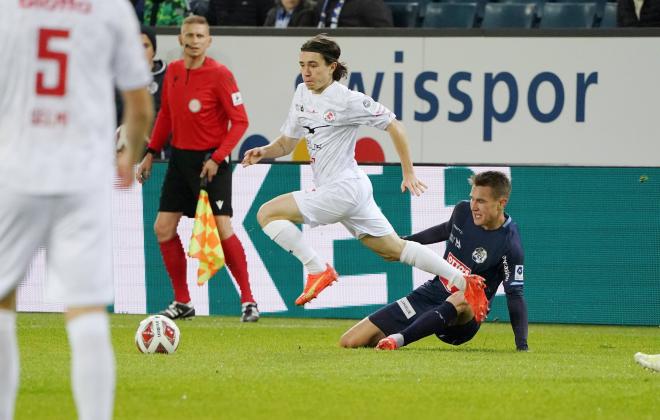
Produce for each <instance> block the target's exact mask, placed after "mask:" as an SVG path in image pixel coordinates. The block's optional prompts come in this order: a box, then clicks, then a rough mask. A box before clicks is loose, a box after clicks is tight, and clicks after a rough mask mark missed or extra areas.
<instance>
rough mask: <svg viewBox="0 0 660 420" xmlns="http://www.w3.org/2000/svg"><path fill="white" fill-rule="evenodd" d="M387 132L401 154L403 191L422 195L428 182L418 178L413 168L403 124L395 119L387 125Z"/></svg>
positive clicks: (397, 151)
mask: <svg viewBox="0 0 660 420" xmlns="http://www.w3.org/2000/svg"><path fill="white" fill-rule="evenodd" d="M387 133H388V134H389V135H390V138H391V139H392V143H394V148H395V149H396V153H397V154H398V155H399V160H400V161H401V171H402V172H403V181H401V192H404V191H405V190H408V191H410V192H411V193H412V194H415V195H417V196H418V195H420V194H423V193H424V191H426V188H427V187H426V184H424V183H423V182H422V181H421V180H419V179H417V176H416V175H415V169H414V168H413V164H412V160H411V158H410V147H409V146H408V136H407V135H406V131H405V128H404V127H403V124H402V123H401V122H400V121H398V120H393V121H392V122H391V123H390V125H388V126H387Z"/></svg>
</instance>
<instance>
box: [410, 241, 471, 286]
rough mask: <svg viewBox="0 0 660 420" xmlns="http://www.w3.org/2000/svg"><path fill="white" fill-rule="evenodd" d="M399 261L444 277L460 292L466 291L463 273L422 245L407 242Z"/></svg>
mask: <svg viewBox="0 0 660 420" xmlns="http://www.w3.org/2000/svg"><path fill="white" fill-rule="evenodd" d="M399 260H400V261H401V262H402V263H405V264H408V265H412V266H413V267H417V268H419V269H420V270H423V271H426V272H427V273H431V274H435V275H437V276H441V277H444V278H446V279H447V280H448V281H449V284H450V285H453V286H456V287H457V288H458V289H459V290H465V278H464V277H463V273H461V272H460V271H459V270H458V269H457V268H456V267H453V266H452V265H451V264H449V263H448V262H447V261H445V259H444V258H442V257H441V256H439V255H438V254H436V253H435V252H433V251H432V250H431V249H429V248H427V247H425V246H424V245H422V244H419V243H417V242H412V241H406V245H405V246H404V247H403V251H401V257H400V258H399Z"/></svg>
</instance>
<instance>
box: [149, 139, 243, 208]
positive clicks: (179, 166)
mask: <svg viewBox="0 0 660 420" xmlns="http://www.w3.org/2000/svg"><path fill="white" fill-rule="evenodd" d="M214 151H215V149H214V150H201V151H200V150H183V149H177V148H174V147H173V148H172V154H171V156H170V162H169V164H168V165H167V173H166V174H165V181H163V187H162V189H161V191H160V206H159V208H158V211H162V212H171V213H183V214H184V215H186V216H188V217H195V210H196V208H197V199H198V198H199V190H200V185H201V181H202V179H201V178H200V177H199V174H200V173H201V172H202V167H203V166H204V162H206V160H207V159H209V157H210V156H211V154H212V153H213V152H214ZM205 189H206V192H208V194H209V201H210V202H211V208H212V209H213V214H214V215H216V216H220V215H222V216H229V217H231V216H232V215H233V210H232V208H231V166H230V164H229V159H226V160H224V161H222V162H221V163H220V165H219V166H218V173H217V174H216V175H215V176H214V177H213V179H212V180H211V182H209V183H208V185H207V186H206V188H205Z"/></svg>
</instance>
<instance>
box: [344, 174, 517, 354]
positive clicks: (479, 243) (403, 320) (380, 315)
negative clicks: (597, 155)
mask: <svg viewBox="0 0 660 420" xmlns="http://www.w3.org/2000/svg"><path fill="white" fill-rule="evenodd" d="M470 182H471V184H472V190H471V192H470V201H469V202H468V201H461V202H459V203H458V204H457V205H456V207H455V208H454V211H453V213H452V215H451V218H450V219H449V220H448V221H447V222H445V223H442V224H440V225H437V226H434V227H432V228H429V229H427V230H424V231H422V232H419V233H416V234H413V235H410V236H408V237H405V238H404V239H407V240H409V241H415V242H419V243H421V244H431V243H437V242H442V241H447V244H446V245H447V247H446V250H445V255H444V258H445V259H446V260H447V261H448V262H449V263H450V264H452V265H453V266H455V267H457V268H458V269H459V270H461V271H463V272H464V273H465V275H470V274H472V275H474V274H476V275H479V276H481V277H483V278H484V279H485V290H484V291H485V294H486V297H487V298H488V300H491V299H492V298H493V296H494V295H495V292H496V291H497V288H498V286H499V285H500V284H501V283H502V284H504V291H505V292H506V298H507V306H508V309H509V317H510V319H511V326H512V327H513V333H514V335H515V342H516V349H518V350H520V351H526V350H528V347H527V304H526V303H525V299H524V296H523V284H524V263H523V260H524V254H523V249H522V245H521V241H520V235H519V233H518V227H517V225H516V223H514V222H513V220H512V219H511V216H509V215H508V214H506V213H505V212H504V207H505V206H506V204H507V202H508V200H509V195H510V194H511V182H510V181H509V179H508V178H507V177H506V175H504V174H503V173H501V172H497V171H487V172H482V173H479V174H477V175H474V176H472V177H471V178H470ZM480 326H481V322H480V320H479V319H478V317H475V315H474V313H473V310H472V307H471V306H470V305H469V304H468V302H467V301H466V299H465V293H464V292H462V291H459V290H458V289H456V288H455V287H451V288H450V287H448V282H447V280H446V279H444V278H441V277H438V276H436V277H435V278H433V279H432V280H429V281H427V282H426V283H424V284H423V285H422V286H420V287H418V288H417V289H415V290H413V291H412V292H411V293H410V294H409V295H408V296H406V297H404V298H401V299H399V300H397V301H396V302H394V303H391V304H389V305H387V306H385V307H383V308H381V309H380V310H378V311H376V312H374V313H373V314H371V315H369V316H368V317H367V318H365V319H363V320H362V321H360V322H359V323H357V324H356V325H354V326H353V327H352V328H351V329H349V330H348V331H347V332H346V333H344V335H343V336H342V337H341V341H340V345H341V346H342V347H351V348H352V347H376V348H377V349H380V350H395V349H397V348H399V347H402V346H406V345H409V344H411V343H413V342H415V341H417V340H420V339H422V338H424V337H426V336H429V335H431V334H435V335H436V336H437V337H438V338H439V339H440V340H442V341H444V342H445V343H448V344H452V345H460V344H463V343H465V342H467V341H470V340H471V339H472V337H474V335H475V334H476V333H477V331H479V327H480Z"/></svg>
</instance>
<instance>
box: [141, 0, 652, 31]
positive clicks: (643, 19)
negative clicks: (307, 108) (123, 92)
mask: <svg viewBox="0 0 660 420" xmlns="http://www.w3.org/2000/svg"><path fill="white" fill-rule="evenodd" d="M131 1H132V3H133V5H134V7H135V11H136V13H137V15H138V18H139V19H140V21H141V22H142V23H144V24H145V25H149V26H180V25H181V22H182V21H183V19H184V18H185V17H186V16H188V15H190V14H195V15H200V16H204V17H206V19H207V20H208V22H209V23H210V24H211V26H243V27H246V26H247V27H250V26H252V27H255V26H266V27H275V28H287V27H318V28H338V27H366V28H381V27H396V26H399V27H420V26H421V27H447V25H443V24H433V23H430V22H431V19H429V22H427V23H428V24H424V22H423V20H424V15H425V11H426V10H432V9H434V8H433V6H434V5H437V3H466V4H469V3H474V4H475V12H474V15H475V16H474V22H470V21H468V23H467V26H462V25H459V26H461V27H480V26H481V25H479V21H480V18H482V17H483V16H480V13H482V14H483V10H484V4H486V3H505V4H511V3H515V4H534V6H535V11H534V14H535V16H534V18H535V19H536V20H537V21H538V20H540V16H542V13H543V10H544V9H543V6H544V4H545V3H546V2H547V3H571V4H576V5H577V4H580V5H583V7H589V4H593V5H594V8H593V10H594V12H591V13H592V14H594V17H595V21H596V23H595V24H593V25H592V24H589V23H587V24H586V27H598V26H603V27H606V26H607V27H612V26H628V27H638V26H647V27H648V26H660V0H616V2H615V0H609V2H608V1H607V0H442V1H431V0H131ZM433 3H435V4H433ZM429 5H430V6H429ZM584 5H587V6H584ZM606 5H607V7H606ZM440 9H442V10H444V13H445V14H451V13H457V12H455V11H454V10H455V9H453V8H444V9H443V8H440ZM411 13H413V14H414V15H415V16H411ZM571 13H574V12H571ZM608 14H609V15H610V16H609V17H608V16H607V15H608ZM600 20H603V21H609V22H610V23H609V24H607V25H606V24H603V25H599V24H598V22H600ZM435 21H437V22H445V21H448V22H453V21H455V19H452V16H449V18H447V17H446V16H445V18H444V19H440V20H437V19H436V20H435ZM449 26H453V25H452V24H450V25H449ZM536 26H538V25H537V24H535V25H533V27H536ZM515 27H531V26H528V25H523V26H519V25H515Z"/></svg>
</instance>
